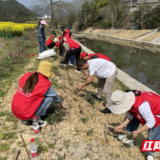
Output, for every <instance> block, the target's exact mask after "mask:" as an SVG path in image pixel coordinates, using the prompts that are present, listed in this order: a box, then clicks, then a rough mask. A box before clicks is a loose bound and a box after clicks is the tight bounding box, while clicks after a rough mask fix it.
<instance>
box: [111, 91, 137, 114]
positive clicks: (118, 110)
mask: <svg viewBox="0 0 160 160" xmlns="http://www.w3.org/2000/svg"><path fill="white" fill-rule="evenodd" d="M124 94H126V97H127V98H126V101H125V102H124V103H123V104H121V105H115V104H114V103H113V102H111V104H110V110H111V111H112V112H113V113H115V114H122V113H125V112H127V111H129V110H130V109H131V108H132V106H133V104H134V102H135V95H134V93H133V92H128V93H124Z"/></svg>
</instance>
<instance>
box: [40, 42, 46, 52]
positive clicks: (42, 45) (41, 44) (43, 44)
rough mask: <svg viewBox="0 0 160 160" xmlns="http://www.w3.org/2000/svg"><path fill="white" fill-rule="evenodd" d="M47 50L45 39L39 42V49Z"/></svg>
mask: <svg viewBox="0 0 160 160" xmlns="http://www.w3.org/2000/svg"><path fill="white" fill-rule="evenodd" d="M45 50H46V46H45V41H42V42H39V51H40V53H42V52H44V51H45Z"/></svg>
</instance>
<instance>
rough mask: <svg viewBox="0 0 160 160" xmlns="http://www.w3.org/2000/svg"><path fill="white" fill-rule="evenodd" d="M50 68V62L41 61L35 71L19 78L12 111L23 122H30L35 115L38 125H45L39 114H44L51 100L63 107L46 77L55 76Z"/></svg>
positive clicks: (51, 66)
mask: <svg viewBox="0 0 160 160" xmlns="http://www.w3.org/2000/svg"><path fill="white" fill-rule="evenodd" d="M52 68H53V65H52V63H50V62H47V61H42V62H41V63H40V65H39V67H38V69H37V71H36V72H34V73H31V72H29V73H26V74H25V75H24V76H22V77H21V78H20V80H19V88H18V90H17V92H16V94H15V95H14V97H13V100H12V111H13V113H14V115H15V116H16V117H17V118H18V119H20V120H22V123H23V124H31V122H32V118H33V117H34V116H36V117H37V118H38V120H39V126H41V127H42V126H45V125H47V122H46V121H42V120H41V119H40V116H45V115H46V112H47V109H48V108H49V107H50V105H51V103H52V101H55V102H57V103H59V104H60V105H61V107H62V108H65V106H64V104H63V103H62V101H61V99H60V97H59V96H58V95H57V93H56V91H55V90H54V89H53V87H52V86H51V82H50V81H49V79H48V78H53V77H54V76H55V75H54V73H53V72H52ZM31 127H32V125H31Z"/></svg>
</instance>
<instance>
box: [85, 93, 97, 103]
mask: <svg viewBox="0 0 160 160" xmlns="http://www.w3.org/2000/svg"><path fill="white" fill-rule="evenodd" d="M86 101H87V102H88V103H90V104H91V105H94V104H95V99H94V98H93V97H92V96H91V95H90V94H87V96H86Z"/></svg>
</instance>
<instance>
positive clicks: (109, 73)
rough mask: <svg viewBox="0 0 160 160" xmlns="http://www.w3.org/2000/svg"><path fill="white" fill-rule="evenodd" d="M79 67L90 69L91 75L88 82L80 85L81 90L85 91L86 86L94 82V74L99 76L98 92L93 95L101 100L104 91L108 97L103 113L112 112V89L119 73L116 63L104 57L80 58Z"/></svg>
mask: <svg viewBox="0 0 160 160" xmlns="http://www.w3.org/2000/svg"><path fill="white" fill-rule="evenodd" d="M77 67H78V68H80V69H82V70H88V73H89V77H88V78H87V82H86V83H84V84H83V85H81V86H79V87H78V90H79V91H84V90H85V89H86V87H87V86H88V85H89V84H90V83H92V82H93V80H94V76H97V78H98V93H97V96H96V95H92V96H93V97H94V98H95V99H96V100H98V101H101V97H102V94H103V92H104V94H105V97H106V105H105V107H106V108H105V109H104V110H102V111H101V112H102V113H111V111H110V109H109V106H110V102H111V95H112V89H113V85H114V81H115V78H116V77H117V74H118V69H117V68H116V65H115V64H114V63H112V62H109V61H106V60H104V59H100V58H98V59H92V60H88V61H86V60H84V59H79V60H78V62H77Z"/></svg>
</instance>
